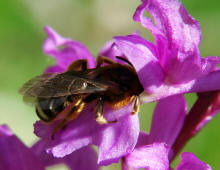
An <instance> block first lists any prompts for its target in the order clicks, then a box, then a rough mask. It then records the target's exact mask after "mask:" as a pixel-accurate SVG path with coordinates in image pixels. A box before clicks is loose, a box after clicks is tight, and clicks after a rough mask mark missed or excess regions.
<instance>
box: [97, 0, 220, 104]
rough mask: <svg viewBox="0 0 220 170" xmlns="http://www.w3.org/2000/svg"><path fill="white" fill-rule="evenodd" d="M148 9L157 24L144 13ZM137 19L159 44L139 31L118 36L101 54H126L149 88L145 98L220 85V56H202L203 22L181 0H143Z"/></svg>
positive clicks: (146, 90)
mask: <svg viewBox="0 0 220 170" xmlns="http://www.w3.org/2000/svg"><path fill="white" fill-rule="evenodd" d="M145 10H146V11H147V12H149V14H150V15H151V16H152V18H153V20H154V23H155V24H154V23H153V21H152V20H151V19H150V18H147V17H145V16H144V11H145ZM134 21H136V22H140V23H141V24H142V26H143V27H145V28H147V29H148V30H150V32H151V33H152V34H153V36H154V38H155V44H154V43H152V42H149V41H147V40H145V39H143V38H142V37H141V36H139V35H137V34H136V35H128V36H117V37H115V38H114V41H111V42H109V43H107V44H106V47H105V48H104V49H103V50H102V51H101V53H100V54H101V55H104V56H110V57H111V58H115V56H118V55H119V56H123V57H125V58H127V59H128V60H129V61H130V62H131V63H132V64H133V66H134V67H135V69H136V71H137V73H138V76H139V79H140V81H141V83H142V85H143V87H144V89H145V93H146V95H145V98H142V100H143V102H151V101H156V100H159V99H161V98H164V97H167V96H171V95H175V94H183V93H190V92H203V91H213V90H218V89H219V87H220V79H219V75H220V72H219V70H218V69H216V67H217V65H218V63H219V58H218V57H211V56H208V57H206V58H202V57H201V56H200V52H199V44H200V41H201V32H200V27H199V23H198V22H197V21H196V20H195V19H193V18H192V17H191V16H190V15H189V14H188V13H187V11H186V9H185V8H184V7H183V5H182V4H181V3H180V2H179V1H178V0H173V1H170V0H142V4H141V5H140V6H139V7H138V8H137V10H136V12H135V14H134Z"/></svg>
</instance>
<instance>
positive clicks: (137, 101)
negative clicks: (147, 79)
mask: <svg viewBox="0 0 220 170" xmlns="http://www.w3.org/2000/svg"><path fill="white" fill-rule="evenodd" d="M139 107H140V99H139V96H135V97H134V99H133V107H132V111H131V114H132V115H135V114H137V113H138V112H139Z"/></svg>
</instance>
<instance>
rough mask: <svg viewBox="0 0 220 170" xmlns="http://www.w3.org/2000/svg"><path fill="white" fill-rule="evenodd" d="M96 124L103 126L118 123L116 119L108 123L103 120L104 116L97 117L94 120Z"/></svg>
mask: <svg viewBox="0 0 220 170" xmlns="http://www.w3.org/2000/svg"><path fill="white" fill-rule="evenodd" d="M95 120H96V122H97V123H98V124H100V125H103V124H108V123H116V122H118V120H117V119H115V120H113V121H108V120H107V119H106V118H104V116H98V117H96V118H95Z"/></svg>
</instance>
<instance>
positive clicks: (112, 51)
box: [99, 40, 123, 60]
mask: <svg viewBox="0 0 220 170" xmlns="http://www.w3.org/2000/svg"><path fill="white" fill-rule="evenodd" d="M99 56H105V57H109V58H111V59H113V60H117V59H116V56H123V53H122V52H121V51H120V49H119V48H118V47H117V45H116V44H115V43H114V41H113V40H112V41H108V42H106V43H105V44H104V46H103V47H102V49H101V50H100V52H99Z"/></svg>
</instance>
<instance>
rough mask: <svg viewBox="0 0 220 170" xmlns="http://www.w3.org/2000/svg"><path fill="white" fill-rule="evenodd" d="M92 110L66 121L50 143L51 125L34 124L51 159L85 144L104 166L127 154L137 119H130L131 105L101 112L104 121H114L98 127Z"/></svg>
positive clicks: (133, 139) (135, 117)
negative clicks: (94, 149) (92, 146)
mask: <svg viewBox="0 0 220 170" xmlns="http://www.w3.org/2000/svg"><path fill="white" fill-rule="evenodd" d="M93 109H94V108H93V107H92V106H91V107H89V108H87V110H85V111H83V112H82V113H81V115H80V116H79V117H78V118H77V119H76V120H73V121H72V122H70V123H69V124H68V125H67V126H66V128H65V129H63V130H60V131H59V132H57V134H56V135H55V140H54V141H51V139H50V137H51V132H52V130H53V127H54V125H53V126H46V125H44V124H42V123H41V122H37V123H36V124H35V133H36V134H37V135H38V136H40V137H41V138H42V140H44V141H45V143H47V146H46V148H47V152H48V153H52V154H53V155H54V156H55V157H63V156H65V155H68V154H71V153H72V152H74V151H76V150H77V149H80V148H82V147H84V146H87V145H89V144H95V145H97V146H98V148H99V154H98V155H99V156H98V163H99V164H101V165H107V164H110V163H113V162H117V161H118V160H119V159H120V158H121V157H122V156H124V155H126V154H128V153H129V152H131V151H132V150H133V149H134V147H135V145H136V143H137V139H138V135H139V121H138V116H137V115H134V116H132V115H131V114H130V113H131V104H130V105H128V106H126V107H123V108H121V109H118V110H114V111H112V110H110V109H107V108H106V109H105V116H106V118H107V119H108V120H115V119H117V120H118V122H117V123H112V124H107V125H99V124H98V123H97V122H96V121H95V120H94V110H93Z"/></svg>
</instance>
